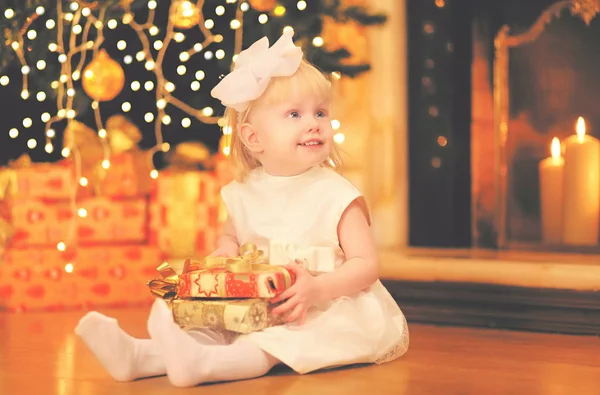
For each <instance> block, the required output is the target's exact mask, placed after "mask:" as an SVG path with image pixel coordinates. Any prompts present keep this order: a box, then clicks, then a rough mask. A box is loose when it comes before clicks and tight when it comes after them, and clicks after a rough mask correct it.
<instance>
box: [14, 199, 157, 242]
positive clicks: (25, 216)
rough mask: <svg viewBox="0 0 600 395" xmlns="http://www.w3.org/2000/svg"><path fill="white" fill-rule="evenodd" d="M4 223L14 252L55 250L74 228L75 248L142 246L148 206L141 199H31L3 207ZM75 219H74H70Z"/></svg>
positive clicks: (16, 201)
mask: <svg viewBox="0 0 600 395" xmlns="http://www.w3.org/2000/svg"><path fill="white" fill-rule="evenodd" d="M4 206H5V207H4V208H5V215H4V216H5V219H6V220H7V221H9V223H10V224H11V225H12V227H13V230H14V233H13V236H12V240H11V243H10V245H11V246H12V247H14V248H26V247H31V246H38V247H48V246H56V244H57V243H58V242H60V241H64V240H66V239H68V237H67V236H68V232H69V230H70V229H71V227H72V226H73V225H74V230H75V232H76V234H77V241H78V244H79V245H94V244H110V243H112V244H117V243H142V242H145V241H146V240H147V223H148V220H147V218H148V203H147V201H146V200H145V199H143V198H136V199H125V200H113V199H109V198H87V199H80V200H78V201H77V211H76V212H74V211H73V207H72V206H71V205H70V204H69V203H68V202H48V201H42V200H34V199H21V200H11V201H9V202H5V203H4ZM74 216H75V217H74Z"/></svg>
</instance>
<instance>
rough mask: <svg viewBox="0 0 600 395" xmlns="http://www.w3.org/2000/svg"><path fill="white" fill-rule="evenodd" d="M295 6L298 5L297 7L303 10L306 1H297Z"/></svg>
mask: <svg viewBox="0 0 600 395" xmlns="http://www.w3.org/2000/svg"><path fill="white" fill-rule="evenodd" d="M296 6H297V7H298V9H299V10H300V11H304V10H305V9H306V1H304V0H301V1H299V2H298V4H296Z"/></svg>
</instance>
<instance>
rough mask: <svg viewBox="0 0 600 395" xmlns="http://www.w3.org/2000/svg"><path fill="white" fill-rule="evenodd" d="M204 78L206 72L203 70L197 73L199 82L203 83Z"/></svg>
mask: <svg viewBox="0 0 600 395" xmlns="http://www.w3.org/2000/svg"><path fill="white" fill-rule="evenodd" d="M204 77H206V74H205V73H204V71H202V70H198V71H196V79H197V80H198V81H202V80H203V79H204Z"/></svg>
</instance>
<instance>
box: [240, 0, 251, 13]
mask: <svg viewBox="0 0 600 395" xmlns="http://www.w3.org/2000/svg"><path fill="white" fill-rule="evenodd" d="M249 9H250V4H248V3H245V2H244V3H242V4H241V5H240V10H242V12H246V11H248V10H249Z"/></svg>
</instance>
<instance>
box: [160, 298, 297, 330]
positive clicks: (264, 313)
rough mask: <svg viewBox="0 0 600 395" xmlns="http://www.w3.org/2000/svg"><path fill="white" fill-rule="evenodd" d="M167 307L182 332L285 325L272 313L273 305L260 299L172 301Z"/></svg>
mask: <svg viewBox="0 0 600 395" xmlns="http://www.w3.org/2000/svg"><path fill="white" fill-rule="evenodd" d="M170 305H171V309H172V310H173V317H174V319H175V322H176V323H178V324H179V325H180V326H181V327H182V328H185V329H199V328H209V329H212V330H215V331H230V332H236V333H251V332H257V331H261V330H263V329H265V328H268V327H270V326H274V325H280V324H283V323H284V322H285V319H284V318H283V317H282V316H276V315H273V314H272V308H273V307H274V305H272V304H271V303H270V302H269V301H268V300H264V299H230V300H189V299H174V300H172V301H171V302H170Z"/></svg>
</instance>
